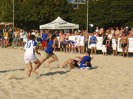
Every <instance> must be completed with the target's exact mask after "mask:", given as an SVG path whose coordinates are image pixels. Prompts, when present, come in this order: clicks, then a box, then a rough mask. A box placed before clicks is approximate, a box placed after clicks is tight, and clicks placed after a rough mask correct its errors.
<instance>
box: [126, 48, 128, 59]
mask: <svg viewBox="0 0 133 99" xmlns="http://www.w3.org/2000/svg"><path fill="white" fill-rule="evenodd" d="M126 54H127V57H128V47H127V46H126Z"/></svg>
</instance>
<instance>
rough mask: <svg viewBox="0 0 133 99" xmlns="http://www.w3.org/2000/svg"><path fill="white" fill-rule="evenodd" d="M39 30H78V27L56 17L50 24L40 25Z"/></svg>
mask: <svg viewBox="0 0 133 99" xmlns="http://www.w3.org/2000/svg"><path fill="white" fill-rule="evenodd" d="M40 29H79V25H78V24H73V23H69V22H67V21H64V20H63V19H61V18H60V17H57V19H55V20H54V21H52V22H50V23H47V24H44V25H40Z"/></svg>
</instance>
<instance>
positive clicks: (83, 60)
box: [60, 51, 92, 69]
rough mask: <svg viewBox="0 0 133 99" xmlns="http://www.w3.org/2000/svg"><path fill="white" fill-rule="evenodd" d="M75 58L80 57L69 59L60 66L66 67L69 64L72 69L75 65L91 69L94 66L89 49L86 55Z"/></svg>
mask: <svg viewBox="0 0 133 99" xmlns="http://www.w3.org/2000/svg"><path fill="white" fill-rule="evenodd" d="M75 58H79V59H80V60H76V59H68V60H66V61H65V62H64V63H63V64H62V65H60V67H65V66H66V65H68V64H69V66H70V68H71V69H73V68H75V67H77V68H80V69H84V68H88V69H91V67H92V65H91V59H92V58H91V57H90V52H89V51H87V52H85V55H84V56H83V57H80V56H77V57H75Z"/></svg>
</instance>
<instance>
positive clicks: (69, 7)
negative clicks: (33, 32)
mask: <svg viewBox="0 0 133 99" xmlns="http://www.w3.org/2000/svg"><path fill="white" fill-rule="evenodd" d="M132 4H133V0H128V1H126V0H89V5H88V6H89V9H88V11H89V14H88V16H89V17H88V19H89V24H90V23H93V24H95V25H97V26H104V27H109V26H133V11H132V10H133V6H132ZM14 5H15V13H14V16H15V25H16V26H17V27H22V28H24V27H25V26H27V27H29V28H35V27H36V28H38V26H39V25H41V24H45V23H48V22H51V21H53V20H54V19H55V18H57V17H58V16H60V17H62V18H63V19H64V20H66V21H69V22H72V23H77V24H80V27H81V28H86V24H87V22H86V21H87V5H86V4H82V5H79V7H78V9H73V4H69V3H68V2H67V0H14ZM0 9H2V10H0V21H7V22H11V21H13V18H12V17H13V0H0Z"/></svg>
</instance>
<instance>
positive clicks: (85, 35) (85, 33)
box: [83, 30, 89, 51]
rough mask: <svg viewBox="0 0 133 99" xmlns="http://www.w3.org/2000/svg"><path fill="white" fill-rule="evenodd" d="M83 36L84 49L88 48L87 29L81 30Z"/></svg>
mask: <svg viewBox="0 0 133 99" xmlns="http://www.w3.org/2000/svg"><path fill="white" fill-rule="evenodd" d="M83 35H84V38H85V44H84V46H85V47H84V50H85V51H87V50H88V43H89V33H87V30H85V31H84V32H83Z"/></svg>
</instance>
